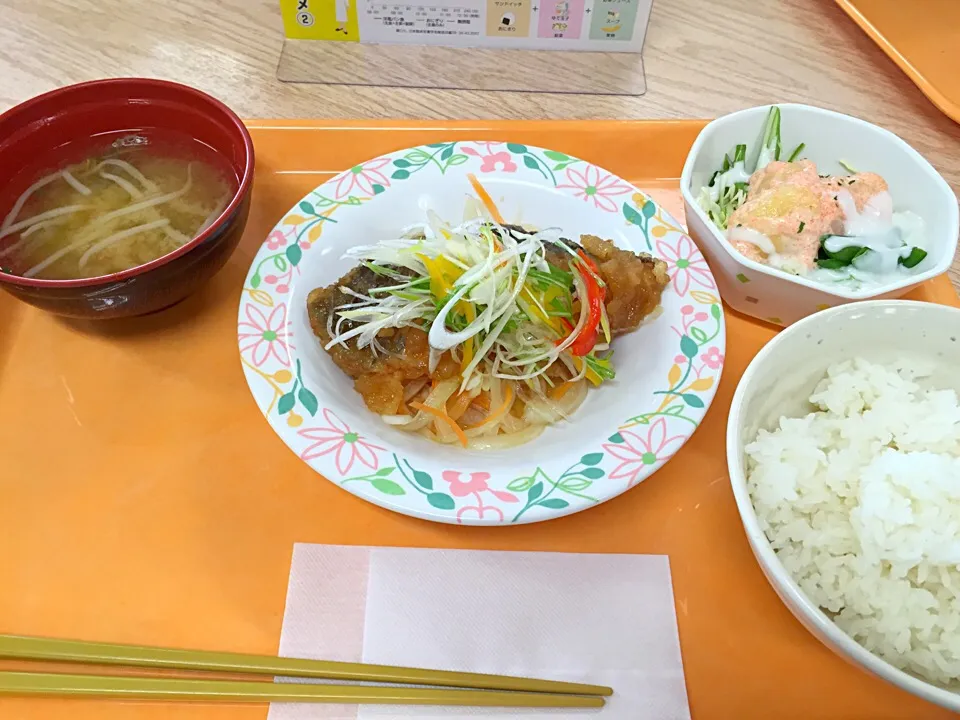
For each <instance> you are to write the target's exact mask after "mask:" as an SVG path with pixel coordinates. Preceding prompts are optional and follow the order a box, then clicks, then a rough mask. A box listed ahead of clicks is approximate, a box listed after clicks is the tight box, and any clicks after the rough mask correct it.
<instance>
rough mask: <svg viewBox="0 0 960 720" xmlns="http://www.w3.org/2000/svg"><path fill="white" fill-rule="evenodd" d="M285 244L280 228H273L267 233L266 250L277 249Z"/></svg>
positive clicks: (285, 239) (285, 240)
mask: <svg viewBox="0 0 960 720" xmlns="http://www.w3.org/2000/svg"><path fill="white" fill-rule="evenodd" d="M286 244H287V238H286V237H284V235H283V232H282V231H280V230H274V231H273V232H272V233H270V234H269V235H267V250H279V249H280V248H282V247H283V246H284V245H286Z"/></svg>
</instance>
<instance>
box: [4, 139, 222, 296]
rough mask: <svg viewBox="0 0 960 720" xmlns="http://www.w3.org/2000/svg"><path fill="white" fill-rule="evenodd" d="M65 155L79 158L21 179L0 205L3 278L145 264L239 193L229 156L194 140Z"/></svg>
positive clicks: (82, 273) (134, 143)
mask: <svg viewBox="0 0 960 720" xmlns="http://www.w3.org/2000/svg"><path fill="white" fill-rule="evenodd" d="M66 147H67V148H69V147H70V146H66ZM65 155H67V153H60V157H64V156H65ZM69 155H71V156H72V157H77V158H80V159H79V161H76V162H71V163H69V164H59V163H56V162H53V163H48V164H46V165H41V166H40V167H42V168H43V169H42V171H41V172H32V173H30V174H29V175H26V174H21V175H20V178H21V180H22V182H20V183H16V182H15V183H14V187H15V189H16V191H20V192H19V195H7V196H5V197H4V198H3V199H2V200H3V201H2V204H0V217H2V221H0V268H2V269H3V270H4V271H5V272H8V273H12V274H14V275H20V276H22V277H27V278H44V279H51V280H65V279H77V278H93V277H99V276H101V275H110V274H112V273H117V272H121V271H123V270H128V269H130V268H133V267H137V266H138V265H143V264H145V263H148V262H150V261H152V260H156V259H157V258H160V257H162V256H164V255H167V254H168V253H171V252H174V251H175V250H177V249H178V248H180V247H181V246H183V245H184V244H185V243H188V242H190V240H192V239H193V238H195V237H196V236H197V235H198V234H200V233H201V232H202V231H203V230H205V229H206V228H207V227H209V226H210V225H211V224H212V223H213V222H215V221H216V220H217V218H218V217H219V216H220V215H221V213H223V211H224V209H225V208H226V207H227V204H228V203H229V202H230V199H231V198H232V197H233V195H234V193H235V192H236V189H237V178H236V175H235V173H234V171H233V169H232V168H231V166H230V164H229V163H228V162H227V160H226V159H225V158H224V157H222V156H221V155H220V154H218V153H217V152H216V151H214V150H213V149H212V148H210V147H209V146H208V145H205V144H203V143H201V142H199V141H197V140H194V139H193V138H190V137H178V136H176V135H171V134H164V135H159V136H155V135H153V134H143V135H139V134H138V135H134V136H126V137H123V138H121V139H119V140H117V141H115V142H113V143H112V144H110V145H107V146H104V145H103V143H102V142H101V143H100V144H99V145H98V146H97V148H96V149H95V151H93V152H86V153H83V154H79V155H78V153H76V152H75V151H74V152H70V153H69Z"/></svg>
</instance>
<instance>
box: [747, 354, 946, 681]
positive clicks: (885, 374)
mask: <svg viewBox="0 0 960 720" xmlns="http://www.w3.org/2000/svg"><path fill="white" fill-rule="evenodd" d="M808 337H809V336H808ZM930 372H931V368H926V367H921V366H920V365H919V364H918V363H917V362H916V361H915V360H911V361H910V362H906V361H901V362H899V363H897V362H894V363H890V364H874V363H871V362H868V361H866V360H862V359H858V360H846V361H843V362H839V363H836V364H834V365H832V366H830V368H829V369H828V371H827V374H826V377H825V378H824V379H823V380H822V381H820V382H819V383H818V384H817V386H816V388H815V389H814V391H813V393H812V394H811V395H810V396H809V400H810V404H811V407H810V408H809V409H810V410H812V412H810V413H809V414H807V415H806V416H804V417H795V418H787V417H783V418H781V419H780V422H779V426H778V427H776V428H775V429H773V430H772V431H767V430H763V429H761V430H759V432H758V433H757V435H756V438H755V439H754V440H753V441H752V442H749V443H748V444H747V445H746V447H745V461H746V476H747V490H748V491H749V494H750V499H751V500H752V503H753V507H754V510H755V512H756V516H757V519H758V520H759V524H760V528H761V529H762V530H763V532H764V534H765V535H766V537H767V539H768V540H769V541H770V544H771V546H772V547H773V549H774V551H775V552H776V555H777V558H778V559H779V560H780V562H781V563H782V564H783V567H784V568H785V569H786V570H787V572H788V573H789V574H790V575H791V576H792V577H793V579H794V580H795V581H796V583H797V584H798V585H799V587H800V588H801V589H802V591H803V592H804V593H805V594H806V595H807V597H808V598H809V599H810V600H811V601H812V602H813V603H815V604H816V605H818V606H819V607H820V608H821V609H823V610H824V611H825V612H826V613H828V615H829V616H830V617H831V619H832V620H833V621H834V622H835V623H836V624H837V626H839V627H840V628H841V629H842V630H843V631H844V632H846V633H847V634H848V635H850V636H851V637H853V638H854V639H855V640H856V641H857V642H859V643H860V644H861V645H863V646H864V647H865V648H866V649H868V650H869V651H871V652H872V653H874V654H875V655H877V656H879V657H880V658H883V659H884V660H886V661H887V662H889V663H890V664H891V665H894V666H896V667H898V668H901V669H903V670H905V671H907V672H910V673H912V674H915V675H917V676H919V677H922V678H925V679H927V680H929V681H931V682H933V683H936V684H937V685H940V686H946V685H953V684H954V683H955V682H956V681H957V680H958V679H960V632H958V630H960V402H958V398H957V394H956V392H955V391H954V390H952V389H929V383H926V384H924V382H923V381H924V379H925V378H927V377H928V376H929V374H930ZM745 439H747V440H750V438H745Z"/></svg>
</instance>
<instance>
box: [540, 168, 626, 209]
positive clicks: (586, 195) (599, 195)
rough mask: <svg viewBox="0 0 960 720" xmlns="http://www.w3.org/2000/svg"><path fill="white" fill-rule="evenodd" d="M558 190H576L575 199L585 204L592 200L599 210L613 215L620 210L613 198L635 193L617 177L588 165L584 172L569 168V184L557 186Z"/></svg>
mask: <svg viewBox="0 0 960 720" xmlns="http://www.w3.org/2000/svg"><path fill="white" fill-rule="evenodd" d="M557 189H558V190H559V189H567V190H574V191H575V192H574V193H573V194H574V197H577V198H580V199H581V200H583V201H584V202H590V201H591V200H592V201H593V204H594V205H596V206H597V207H598V208H599V209H601V210H605V211H606V212H611V213H615V212H617V211H618V209H619V207H618V205H617V202H616V201H615V200H613V199H612V198H615V197H617V196H618V195H626V194H628V193H631V192H633V188H632V187H631V186H630V185H627V184H626V183H625V182H623V181H622V180H621V179H620V178H618V177H617V176H616V175H610V174H608V173H605V172H603V171H602V170H600V169H599V168H598V167H596V166H594V165H587V166H586V167H585V168H584V170H583V172H581V171H580V170H578V169H577V168H567V182H566V183H564V184H562V185H557Z"/></svg>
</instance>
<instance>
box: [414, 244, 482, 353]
mask: <svg viewBox="0 0 960 720" xmlns="http://www.w3.org/2000/svg"><path fill="white" fill-rule="evenodd" d="M417 257H419V258H420V261H421V262H422V263H423V264H424V266H425V267H426V268H427V274H428V275H429V276H430V293H431V294H432V295H433V297H434V298H436V299H437V300H443V298H445V297H447V296H448V295H450V294H451V293H452V292H453V286H454V283H455V282H456V281H457V279H458V278H459V277H460V276H461V275H463V270H462V269H461V268H459V267H458V266H457V265H456V264H455V263H453V262H452V261H451V260H450V259H449V258H446V257H444V256H443V255H438V256H437V257H435V258H430V257H427V256H426V255H418V256H417ZM457 310H458V311H459V312H462V313H463V315H464V317H466V319H467V323H472V322H473V321H474V320H476V319H477V309H476V308H475V307H474V305H473V303H471V302H469V301H468V300H460V302H458V303H457ZM473 353H474V339H473V338H468V339H467V341H466V342H465V343H464V344H463V357H462V358H461V360H460V372H463V371H464V370H466V369H467V366H468V365H470V362H471V361H472V360H473Z"/></svg>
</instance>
